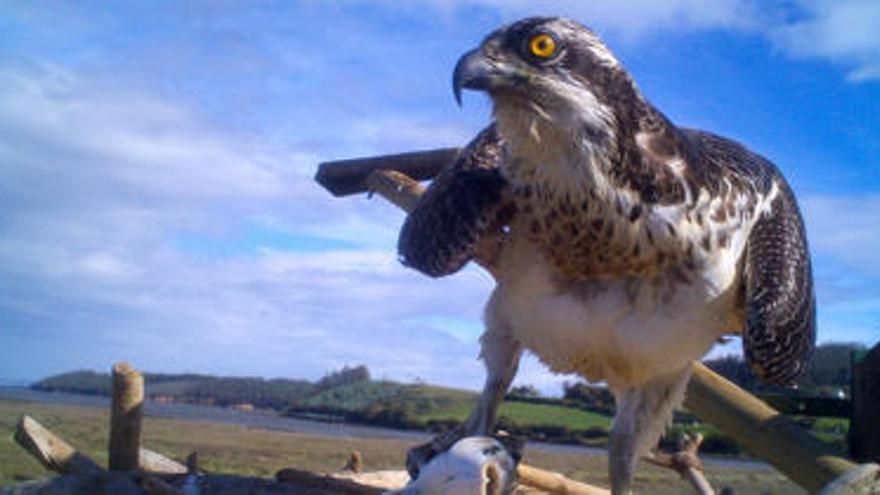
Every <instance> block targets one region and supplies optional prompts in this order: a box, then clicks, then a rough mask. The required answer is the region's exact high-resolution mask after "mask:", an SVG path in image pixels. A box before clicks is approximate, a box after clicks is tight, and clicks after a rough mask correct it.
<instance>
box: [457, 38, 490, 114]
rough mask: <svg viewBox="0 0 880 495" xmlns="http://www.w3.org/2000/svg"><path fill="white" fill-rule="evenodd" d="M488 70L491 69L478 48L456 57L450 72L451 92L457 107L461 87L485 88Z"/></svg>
mask: <svg viewBox="0 0 880 495" xmlns="http://www.w3.org/2000/svg"><path fill="white" fill-rule="evenodd" d="M489 72H491V69H490V67H489V65H488V64H487V63H486V60H485V58H483V53H482V50H480V49H479V48H476V49H474V50H471V51H469V52H467V53H465V54H464V55H462V56H461V58H459V59H458V62H457V63H456V64H455V70H454V71H453V73H452V94H453V95H454V96H455V102H456V103H457V104H458V106H459V107H460V106H461V102H462V97H461V93H462V89H464V88H468V89H486V85H487V83H488V75H489Z"/></svg>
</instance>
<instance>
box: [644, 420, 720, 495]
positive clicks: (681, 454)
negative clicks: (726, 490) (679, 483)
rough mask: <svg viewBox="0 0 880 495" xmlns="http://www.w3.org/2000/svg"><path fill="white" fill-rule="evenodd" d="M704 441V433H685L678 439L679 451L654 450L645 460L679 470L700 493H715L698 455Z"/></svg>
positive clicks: (702, 494) (713, 494) (708, 494)
mask: <svg viewBox="0 0 880 495" xmlns="http://www.w3.org/2000/svg"><path fill="white" fill-rule="evenodd" d="M702 443H703V435H701V434H699V433H697V434H695V435H694V436H690V435H687V434H684V435H682V437H681V438H680V439H679V441H678V452H676V453H674V454H666V453H662V452H654V453H653V454H652V455H650V456H648V457H645V460H646V461H648V462H649V463H651V464H654V465H655V466H660V467H665V468H668V469H672V470H673V471H675V472H677V473H678V474H679V475H681V477H682V478H685V479H687V480H688V481H689V482H690V483H691V485H693V487H694V489H695V490H696V491H697V493H699V494H700V495H715V490H713V489H712V485H710V484H709V481H707V480H706V477H705V476H704V475H703V463H702V461H700V458H699V457H698V456H697V452H698V451H699V450H700V444H702Z"/></svg>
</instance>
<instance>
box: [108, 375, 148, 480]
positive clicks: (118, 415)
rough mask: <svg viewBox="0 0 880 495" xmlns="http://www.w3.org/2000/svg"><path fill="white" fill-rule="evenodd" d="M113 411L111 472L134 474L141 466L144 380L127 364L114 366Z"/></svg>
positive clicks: (111, 423)
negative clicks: (140, 450) (130, 472)
mask: <svg viewBox="0 0 880 495" xmlns="http://www.w3.org/2000/svg"><path fill="white" fill-rule="evenodd" d="M112 394H113V397H112V401H111V407H110V409H111V410H110V448H109V450H110V470H111V471H133V470H135V469H137V468H138V466H139V462H138V461H139V449H140V442H141V415H142V414H143V412H142V410H143V405H144V377H143V375H141V374H140V373H138V372H137V370H135V369H134V368H133V367H132V366H131V365H130V364H128V363H119V364H117V365H115V366H113V392H112Z"/></svg>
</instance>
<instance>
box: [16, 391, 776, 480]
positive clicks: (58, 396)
mask: <svg viewBox="0 0 880 495" xmlns="http://www.w3.org/2000/svg"><path fill="white" fill-rule="evenodd" d="M0 398H3V399H9V400H19V401H28V402H40V403H44V404H60V405H70V406H85V407H99V408H105V409H108V410H109V408H110V399H109V398H107V397H98V396H91V395H79V394H69V393H64V392H41V391H37V390H30V389H28V388H23V387H3V386H0ZM144 415H145V416H149V417H153V418H169V419H179V420H188V421H215V422H219V423H228V424H236V425H244V426H247V427H249V428H262V429H267V430H277V431H290V432H296V433H306V434H312V435H323V436H331V437H358V438H395V439H403V440H412V441H414V442H425V441H428V440H429V439H430V435H429V434H427V433H424V432H418V431H405V430H394V429H391V428H381V427H378V426H364V425H353V424H346V423H327V422H322V421H310V420H306V419H298V418H288V417H286V416H279V415H278V414H276V413H273V412H268V411H257V412H245V411H238V410H235V409H227V408H223V407H212V406H198V405H193V404H159V403H157V402H149V401H148V402H147V403H146V404H145V405H144ZM527 448H528V449H537V450H543V451H549V452H556V453H567V454H579V455H590V456H596V455H601V456H604V455H606V454H607V452H606V451H605V449H600V448H596V447H582V446H577V445H559V444H552V443H541V442H528V444H527ZM700 457H701V459H702V460H703V464H704V465H706V466H716V467H730V468H738V469H744V468H746V469H771V468H770V466H769V465H767V464H765V463H763V462H760V461H752V460H742V459H728V458H718V457H709V456H700Z"/></svg>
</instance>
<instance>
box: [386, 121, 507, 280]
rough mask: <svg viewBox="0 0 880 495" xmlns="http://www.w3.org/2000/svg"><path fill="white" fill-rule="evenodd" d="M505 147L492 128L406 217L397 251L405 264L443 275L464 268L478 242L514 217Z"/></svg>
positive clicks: (472, 142)
mask: <svg viewBox="0 0 880 495" xmlns="http://www.w3.org/2000/svg"><path fill="white" fill-rule="evenodd" d="M501 159H502V144H501V140H500V138H499V137H498V133H497V132H496V130H495V126H494V125H491V126H489V127H487V128H486V129H484V130H483V131H482V132H480V134H478V135H477V137H476V138H474V140H473V141H471V142H470V143H469V144H468V145H467V146H466V147H465V148H464V150H462V152H461V154H460V155H459V156H458V158H457V159H456V161H455V162H454V163H453V164H452V165H451V166H450V167H449V168H447V169H445V170H443V171H442V172H441V173H440V174H439V175H438V176H437V177H436V178H435V179H434V181H433V182H432V183H431V185H430V186H429V187H428V190H427V191H426V192H425V194H424V195H423V196H422V197H421V198H420V199H419V201H418V203H417V204H416V206H415V208H414V209H413V211H412V212H411V213H410V214H409V216H407V219H406V221H405V222H404V224H403V227H402V228H401V231H400V236H399V238H398V242H397V250H398V253H399V256H400V260H401V262H402V263H403V264H404V265H406V266H409V267H412V268H415V269H416V270H418V271H420V272H422V273H424V274H426V275H430V276H432V277H441V276H444V275H449V274H451V273H454V272H456V271H458V270H460V269H461V268H462V267H463V266H464V265H465V264H466V263H467V262H468V261H469V260H471V259H472V258H473V256H474V253H475V252H476V249H477V245H478V243H479V241H480V240H481V239H482V238H484V236H485V235H487V234H488V233H489V232H490V231H493V230H500V228H501V225H502V224H503V223H504V222H505V218H507V217H509V215H510V205H509V203H507V202H506V201H505V190H506V188H507V181H506V180H505V179H504V178H503V177H502V175H501V173H500V171H499V168H498V167H499V164H500V161H501Z"/></svg>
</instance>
